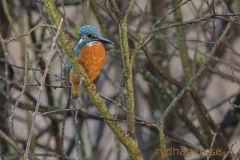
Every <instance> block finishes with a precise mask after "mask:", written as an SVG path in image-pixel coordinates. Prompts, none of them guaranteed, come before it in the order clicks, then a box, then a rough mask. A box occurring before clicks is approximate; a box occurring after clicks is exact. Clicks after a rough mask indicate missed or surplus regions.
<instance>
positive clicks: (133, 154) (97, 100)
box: [44, 0, 143, 160]
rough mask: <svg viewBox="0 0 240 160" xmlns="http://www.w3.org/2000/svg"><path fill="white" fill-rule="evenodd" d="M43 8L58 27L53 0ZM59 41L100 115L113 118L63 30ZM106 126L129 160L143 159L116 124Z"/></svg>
mask: <svg viewBox="0 0 240 160" xmlns="http://www.w3.org/2000/svg"><path fill="white" fill-rule="evenodd" d="M44 5H45V8H46V10H47V12H48V14H49V16H50V18H51V20H52V23H53V24H55V25H59V23H60V18H59V16H58V12H57V10H56V7H55V5H54V2H53V0H44ZM59 40H60V42H61V44H62V46H63V49H64V51H65V52H66V55H67V56H68V59H69V61H70V63H72V66H73V68H74V71H75V73H76V74H77V75H78V76H79V77H83V78H84V82H83V86H84V88H85V89H86V91H87V93H88V95H89V98H90V99H91V101H92V102H93V104H94V105H95V106H96V108H97V109H98V111H99V112H100V114H101V115H102V116H104V117H108V118H113V116H112V114H111V113H110V112H109V110H108V108H107V106H106V104H105V103H103V101H102V99H101V97H100V96H99V94H97V92H96V91H95V90H93V89H92V85H91V82H90V80H89V78H88V76H87V75H86V73H85V71H84V69H83V67H82V65H81V64H80V63H79V61H78V59H77V57H76V56H75V54H74V52H73V50H72V46H71V44H70V41H69V39H68V38H67V35H66V33H65V31H64V29H61V30H60V35H59ZM105 121H106V123H107V125H108V126H109V127H110V129H111V130H112V131H113V133H114V134H115V135H116V136H117V137H118V139H119V140H120V141H121V143H122V144H123V145H124V146H125V147H126V149H127V151H128V153H129V157H130V158H131V159H139V160H141V159H143V157H142V154H141V151H140V150H139V148H138V144H137V142H136V141H135V140H134V139H132V138H131V137H130V136H129V135H128V134H127V133H126V132H125V131H124V130H123V129H122V128H121V127H120V125H119V123H118V122H113V121H109V120H105Z"/></svg>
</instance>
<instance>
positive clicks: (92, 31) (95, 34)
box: [78, 25, 114, 47]
mask: <svg viewBox="0 0 240 160" xmlns="http://www.w3.org/2000/svg"><path fill="white" fill-rule="evenodd" d="M96 41H98V42H102V43H106V44H114V43H113V42H112V41H110V40H108V39H106V38H104V37H102V36H101V33H100V31H99V30H98V29H97V28H96V27H94V26H91V25H85V26H82V27H81V28H80V34H79V43H78V45H80V47H82V46H84V45H85V44H87V43H90V42H96Z"/></svg>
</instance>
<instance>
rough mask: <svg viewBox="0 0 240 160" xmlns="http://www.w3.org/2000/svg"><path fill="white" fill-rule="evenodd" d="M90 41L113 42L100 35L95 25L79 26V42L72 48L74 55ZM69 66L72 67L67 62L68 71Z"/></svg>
mask: <svg viewBox="0 0 240 160" xmlns="http://www.w3.org/2000/svg"><path fill="white" fill-rule="evenodd" d="M91 42H102V43H106V44H114V43H113V42H112V41H110V40H108V39H107V38H104V37H102V36H101V33H100V31H99V30H98V29H97V28H96V27H94V26H91V25H85V26H82V27H81V28H80V34H79V42H78V44H77V45H76V46H75V47H74V48H73V50H74V52H75V54H76V56H78V55H79V53H80V50H81V47H83V46H84V45H86V44H88V43H91ZM71 68H72V65H71V64H70V63H69V65H68V71H70V70H71Z"/></svg>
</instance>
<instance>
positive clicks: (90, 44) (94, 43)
mask: <svg viewBox="0 0 240 160" xmlns="http://www.w3.org/2000/svg"><path fill="white" fill-rule="evenodd" d="M98 44H99V42H97V41H92V42H89V43H87V44H86V45H87V46H88V47H92V46H94V45H98Z"/></svg>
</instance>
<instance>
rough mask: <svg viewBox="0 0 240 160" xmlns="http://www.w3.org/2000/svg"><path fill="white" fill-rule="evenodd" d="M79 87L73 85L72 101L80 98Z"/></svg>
mask: <svg viewBox="0 0 240 160" xmlns="http://www.w3.org/2000/svg"><path fill="white" fill-rule="evenodd" d="M78 85H79V83H72V99H77V98H78Z"/></svg>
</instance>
